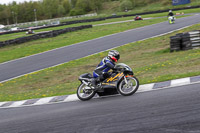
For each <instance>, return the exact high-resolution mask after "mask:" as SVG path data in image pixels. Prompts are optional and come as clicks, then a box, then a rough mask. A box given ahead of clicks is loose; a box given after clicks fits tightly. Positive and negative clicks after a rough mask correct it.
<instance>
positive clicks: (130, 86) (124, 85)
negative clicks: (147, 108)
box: [118, 77, 139, 96]
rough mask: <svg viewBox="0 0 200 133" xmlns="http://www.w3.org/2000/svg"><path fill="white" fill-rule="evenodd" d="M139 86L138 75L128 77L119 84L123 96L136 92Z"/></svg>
mask: <svg viewBox="0 0 200 133" xmlns="http://www.w3.org/2000/svg"><path fill="white" fill-rule="evenodd" d="M138 88H139V81H138V79H137V78H136V77H126V79H123V80H122V81H121V82H120V83H119V86H118V91H119V93H120V94H121V95H123V96H130V95H132V94H134V93H135V92H136V91H137V90H138Z"/></svg>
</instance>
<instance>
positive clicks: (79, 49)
mask: <svg viewBox="0 0 200 133" xmlns="http://www.w3.org/2000/svg"><path fill="white" fill-rule="evenodd" d="M166 19H167V18H166ZM198 23H200V15H194V16H190V17H184V18H180V19H177V20H176V23H175V24H173V25H169V24H168V22H167V21H166V22H162V23H158V24H154V25H149V26H145V27H141V28H137V29H132V30H128V31H125V32H121V33H117V34H112V35H108V36H105V37H100V38H97V39H93V40H89V41H85V42H81V43H77V44H74V45H70V46H66V47H62V48H57V49H54V50H51V51H47V52H44V53H40V54H36V55H32V56H28V57H25V58H21V59H17V60H13V61H9V62H5V63H1V64H0V82H5V81H7V80H10V79H12V78H16V77H19V76H22V75H24V74H27V73H31V72H34V71H38V70H41V69H45V68H48V67H52V66H56V65H58V64H63V63H66V62H69V61H71V60H75V59H79V58H82V57H85V56H88V55H91V54H95V53H98V52H102V51H105V50H108V49H111V48H115V47H118V46H122V45H124V44H127V43H131V42H135V41H139V40H144V39H147V38H151V37H155V36H159V35H163V34H166V33H169V32H172V31H175V30H178V29H181V28H183V27H187V26H191V25H194V24H198Z"/></svg>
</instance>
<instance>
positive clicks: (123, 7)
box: [120, 0, 133, 11]
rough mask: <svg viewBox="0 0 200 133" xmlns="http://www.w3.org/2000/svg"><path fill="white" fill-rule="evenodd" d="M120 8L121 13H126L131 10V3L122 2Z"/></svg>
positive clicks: (125, 0)
mask: <svg viewBox="0 0 200 133" xmlns="http://www.w3.org/2000/svg"><path fill="white" fill-rule="evenodd" d="M120 8H121V10H122V11H127V10H131V9H133V6H132V2H131V1H130V0H124V1H122V3H121V4H120Z"/></svg>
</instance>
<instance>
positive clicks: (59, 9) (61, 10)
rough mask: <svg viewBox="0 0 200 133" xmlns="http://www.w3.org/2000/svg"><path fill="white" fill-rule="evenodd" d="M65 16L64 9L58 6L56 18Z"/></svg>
mask: <svg viewBox="0 0 200 133" xmlns="http://www.w3.org/2000/svg"><path fill="white" fill-rule="evenodd" d="M64 14H65V8H64V7H63V5H59V6H58V16H60V17H62V16H63V15H64Z"/></svg>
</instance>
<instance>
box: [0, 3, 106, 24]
mask: <svg viewBox="0 0 200 133" xmlns="http://www.w3.org/2000/svg"><path fill="white" fill-rule="evenodd" d="M102 1H106V0H41V1H30V2H26V1H25V2H23V3H16V2H15V1H14V2H12V3H9V4H8V5H5V4H3V5H2V4H0V24H4V25H9V24H15V23H23V22H30V21H37V20H44V19H52V18H57V17H64V16H75V15H82V14H86V13H88V12H98V10H99V9H100V8H101V6H102Z"/></svg>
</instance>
